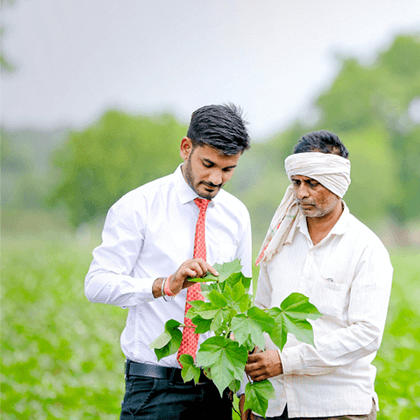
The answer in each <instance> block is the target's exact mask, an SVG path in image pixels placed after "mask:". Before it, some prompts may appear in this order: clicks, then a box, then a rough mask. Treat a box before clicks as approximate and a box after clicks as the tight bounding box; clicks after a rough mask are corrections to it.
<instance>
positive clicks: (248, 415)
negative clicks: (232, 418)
mask: <svg viewBox="0 0 420 420" xmlns="http://www.w3.org/2000/svg"><path fill="white" fill-rule="evenodd" d="M244 406H245V394H242V395H241V396H240V397H239V412H240V413H241V420H254V419H255V416H254V413H253V412H252V411H251V410H249V409H248V410H246V411H244Z"/></svg>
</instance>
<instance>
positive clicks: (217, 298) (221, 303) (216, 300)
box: [208, 290, 227, 308]
mask: <svg viewBox="0 0 420 420" xmlns="http://www.w3.org/2000/svg"><path fill="white" fill-rule="evenodd" d="M208 298H209V300H210V302H211V303H213V305H215V306H216V307H218V308H226V305H227V300H226V298H225V297H224V296H223V295H222V294H221V293H219V292H218V291H216V290H212V291H211V292H210V293H209V294H208Z"/></svg>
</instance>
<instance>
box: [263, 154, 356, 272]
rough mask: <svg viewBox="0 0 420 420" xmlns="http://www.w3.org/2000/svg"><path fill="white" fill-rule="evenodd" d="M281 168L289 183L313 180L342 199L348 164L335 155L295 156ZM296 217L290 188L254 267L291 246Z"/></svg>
mask: <svg viewBox="0 0 420 420" xmlns="http://www.w3.org/2000/svg"><path fill="white" fill-rule="evenodd" d="M284 166H285V169H286V173H287V176H288V178H289V180H291V177H292V176H293V175H302V176H307V177H309V178H313V179H315V180H317V181H318V182H319V183H320V184H322V185H323V186H324V187H325V188H327V189H328V190H330V191H331V192H333V193H334V194H336V195H338V196H339V197H340V198H343V196H344V194H345V193H346V191H347V189H348V187H349V185H350V182H351V180H350V161H349V160H348V159H346V158H343V157H341V156H338V155H336V154H331V153H320V152H309V153H296V154H293V155H291V156H289V157H287V158H286V160H285V162H284ZM300 215H301V211H300V210H299V207H298V205H297V204H296V202H295V199H294V196H293V187H292V186H291V185H290V186H289V187H288V188H287V190H286V192H285V194H284V197H283V199H282V201H281V203H280V205H279V207H278V208H277V210H276V212H275V214H274V216H273V219H272V220H271V223H270V227H269V229H268V232H267V235H266V237H265V239H264V242H263V244H262V246H261V250H260V254H259V257H258V258H257V261H256V265H258V264H259V263H260V262H262V261H269V260H270V259H271V258H272V256H273V255H274V254H275V253H276V252H278V251H279V250H280V249H281V247H282V246H283V245H284V244H285V243H291V242H292V240H293V236H294V234H295V230H296V226H297V222H296V220H297V219H298V218H299V216H300Z"/></svg>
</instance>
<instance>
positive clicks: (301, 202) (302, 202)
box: [296, 200, 315, 206]
mask: <svg viewBox="0 0 420 420" xmlns="http://www.w3.org/2000/svg"><path fill="white" fill-rule="evenodd" d="M296 203H297V204H306V205H307V206H314V205H315V203H310V202H308V201H302V200H296Z"/></svg>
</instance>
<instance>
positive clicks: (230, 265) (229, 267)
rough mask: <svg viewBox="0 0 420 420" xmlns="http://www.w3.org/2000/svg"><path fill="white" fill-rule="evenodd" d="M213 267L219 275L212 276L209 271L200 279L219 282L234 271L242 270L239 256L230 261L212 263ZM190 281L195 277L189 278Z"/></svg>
mask: <svg viewBox="0 0 420 420" xmlns="http://www.w3.org/2000/svg"><path fill="white" fill-rule="evenodd" d="M213 267H214V268H215V269H216V270H217V272H218V273H219V277H215V276H213V274H211V273H210V272H208V273H207V274H206V275H205V276H204V277H203V278H202V279H204V281H219V282H220V283H223V282H224V281H225V280H226V279H227V278H229V277H230V276H231V275H232V274H234V273H240V272H241V270H242V265H241V263H240V261H239V258H237V259H236V260H233V261H231V262H227V263H224V264H217V263H216V264H214V265H213ZM191 280H192V281H195V279H191Z"/></svg>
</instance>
